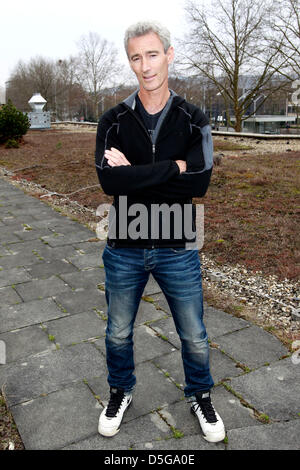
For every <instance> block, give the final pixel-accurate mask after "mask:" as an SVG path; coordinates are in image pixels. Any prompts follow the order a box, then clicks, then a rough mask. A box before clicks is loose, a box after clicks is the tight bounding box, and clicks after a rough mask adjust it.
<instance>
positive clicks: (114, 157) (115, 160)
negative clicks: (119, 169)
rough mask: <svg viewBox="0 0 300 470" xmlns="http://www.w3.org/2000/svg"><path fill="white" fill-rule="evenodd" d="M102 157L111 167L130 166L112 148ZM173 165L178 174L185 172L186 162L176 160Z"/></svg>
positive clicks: (124, 158) (121, 155)
mask: <svg viewBox="0 0 300 470" xmlns="http://www.w3.org/2000/svg"><path fill="white" fill-rule="evenodd" d="M104 156H105V158H106V159H107V162H108V164H109V165H110V166H111V167H114V166H121V165H131V163H130V162H129V161H128V160H127V158H126V157H125V155H124V154H123V153H122V152H120V150H118V149H116V148H114V147H112V148H111V149H110V150H105V153H104ZM175 163H177V165H178V168H179V171H180V173H183V172H185V171H186V162H185V161H184V160H176V161H175Z"/></svg>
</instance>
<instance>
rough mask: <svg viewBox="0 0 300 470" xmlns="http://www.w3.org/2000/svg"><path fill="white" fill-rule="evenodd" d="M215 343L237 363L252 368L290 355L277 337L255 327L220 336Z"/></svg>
mask: <svg viewBox="0 0 300 470" xmlns="http://www.w3.org/2000/svg"><path fill="white" fill-rule="evenodd" d="M215 341H216V342H217V343H218V345H219V346H220V348H221V349H222V350H224V351H225V352H227V353H228V354H230V355H231V356H232V357H233V358H234V359H235V360H236V361H237V362H241V363H243V364H246V365H247V366H248V367H250V368H256V367H260V366H262V365H264V364H266V363H269V362H274V361H277V360H278V359H280V358H281V357H282V356H284V355H286V354H287V353H288V350H287V348H286V347H285V346H283V344H282V343H281V342H280V341H279V340H278V339H277V338H275V336H273V335H271V334H270V333H268V332H267V331H265V330H263V329H262V328H260V327H258V326H255V325H253V326H251V327H249V328H245V329H242V330H240V331H235V332H233V333H230V334H227V335H223V336H219V337H218V338H217V339H216V340H215Z"/></svg>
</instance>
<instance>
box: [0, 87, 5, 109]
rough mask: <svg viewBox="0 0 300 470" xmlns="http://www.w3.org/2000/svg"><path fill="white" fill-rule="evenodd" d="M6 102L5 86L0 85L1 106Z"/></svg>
mask: <svg viewBox="0 0 300 470" xmlns="http://www.w3.org/2000/svg"><path fill="white" fill-rule="evenodd" d="M1 104H5V88H4V87H3V86H1V85H0V106H1Z"/></svg>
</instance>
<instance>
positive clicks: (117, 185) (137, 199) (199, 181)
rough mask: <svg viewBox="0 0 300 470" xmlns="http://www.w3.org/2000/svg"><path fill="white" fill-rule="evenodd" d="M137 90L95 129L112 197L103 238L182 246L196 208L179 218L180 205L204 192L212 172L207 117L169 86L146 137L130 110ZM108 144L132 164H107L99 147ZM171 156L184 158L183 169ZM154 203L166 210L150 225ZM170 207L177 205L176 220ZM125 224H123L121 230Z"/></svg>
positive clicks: (99, 165) (103, 180)
mask: <svg viewBox="0 0 300 470" xmlns="http://www.w3.org/2000/svg"><path fill="white" fill-rule="evenodd" d="M136 94H137V92H135V93H133V94H132V95H131V96H129V97H128V98H127V99H126V100H125V101H123V102H122V103H120V104H118V105H117V106H115V107H114V108H112V109H110V110H109V111H107V112H106V113H105V114H104V115H103V116H102V117H101V119H100V121H99V124H98V129H97V138H96V152H95V157H96V170H97V173H98V177H99V181H100V184H101V186H102V189H103V191H104V192H105V193H106V194H108V195H112V196H114V203H113V207H114V210H113V216H112V217H111V223H112V224H114V225H111V227H113V230H110V233H109V236H108V242H109V244H110V245H111V246H115V247H118V246H122V247H140V248H153V247H181V246H182V247H183V246H185V243H186V242H187V241H188V242H191V241H192V240H191V238H190V237H186V235H185V232H186V230H185V227H186V225H187V224H190V226H191V227H193V230H194V231H195V207H194V210H193V211H192V212H191V214H192V215H191V217H190V219H188V216H186V218H185V220H183V219H184V210H185V209H186V208H187V207H188V206H192V198H193V197H203V196H204V195H205V193H206V191H207V188H208V185H209V181H210V177H211V172H212V167H213V144H212V137H211V130H210V126H209V122H208V120H207V117H206V116H205V115H204V114H203V112H202V111H201V110H200V109H199V108H197V107H196V106H194V105H193V104H190V103H187V102H186V101H185V100H184V99H183V98H182V97H180V96H178V95H176V94H175V93H174V92H173V91H171V96H170V98H169V100H168V102H167V104H166V106H165V108H164V110H163V112H162V114H161V115H160V118H159V121H158V123H157V126H156V130H155V133H154V135H152V136H150V135H149V133H148V131H147V129H146V128H145V126H144V124H143V122H142V120H141V118H140V117H139V115H138V114H137V112H136V111H135V102H136V99H135V98H136ZM111 147H115V148H117V149H118V150H120V151H121V152H122V153H123V154H124V155H125V157H126V158H127V160H128V161H129V162H130V163H131V165H122V166H116V167H110V166H109V165H108V162H107V159H106V158H105V156H104V152H105V150H106V149H111ZM175 160H185V161H186V164H187V170H186V172H184V173H181V174H180V172H179V168H178V165H177V164H176V163H175ZM121 208H122V210H121ZM130 208H131V209H130ZM143 208H145V211H146V213H147V217H146V218H145V213H143V214H141V211H142V212H143ZM155 208H156V209H158V208H160V209H161V208H163V209H164V210H165V212H164V211H163V210H162V211H160V212H161V213H160V215H159V218H158V219H157V218H155V223H156V228H155V229H153V227H154V225H153V224H154V222H153V220H154V219H153V209H155ZM168 208H169V211H168ZM173 209H174V210H175V211H176V210H177V212H176V221H175V215H174V214H172V210H173ZM151 210H152V215H151ZM180 210H181V215H182V221H181V226H182V234H181V236H180V233H179V232H180V230H179V232H178V230H177V232H176V230H175V229H176V227H177V228H178V217H179V215H180ZM124 211H127V213H126V214H125V213H124ZM145 211H144V212H145ZM168 214H169V216H170V234H169V236H166V233H165V232H164V230H163V228H164V224H166V219H165V217H166V216H168ZM156 215H157V214H156ZM155 217H156V216H155ZM146 219H147V220H146ZM158 220H159V222H158ZM187 220H188V222H187ZM131 222H133V224H131V228H132V227H133V226H134V227H135V228H136V230H134V231H133V232H134V234H133V235H132V230H129V226H130V223H131ZM138 222H140V224H138ZM121 223H122V234H121V233H120V230H119V228H120V224H121ZM124 224H126V226H127V227H128V230H127V234H126V235H124ZM157 224H159V227H157ZM176 224H177V225H176ZM141 225H142V226H141ZM175 225H176V227H175ZM138 230H140V236H138V233H137V232H138ZM175 232H176V233H175ZM146 233H147V235H146ZM153 235H154V236H153Z"/></svg>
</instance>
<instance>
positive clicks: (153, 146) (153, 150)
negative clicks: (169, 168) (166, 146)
mask: <svg viewBox="0 0 300 470" xmlns="http://www.w3.org/2000/svg"><path fill="white" fill-rule="evenodd" d="M152 162H153V163H154V162H155V144H153V143H152Z"/></svg>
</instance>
